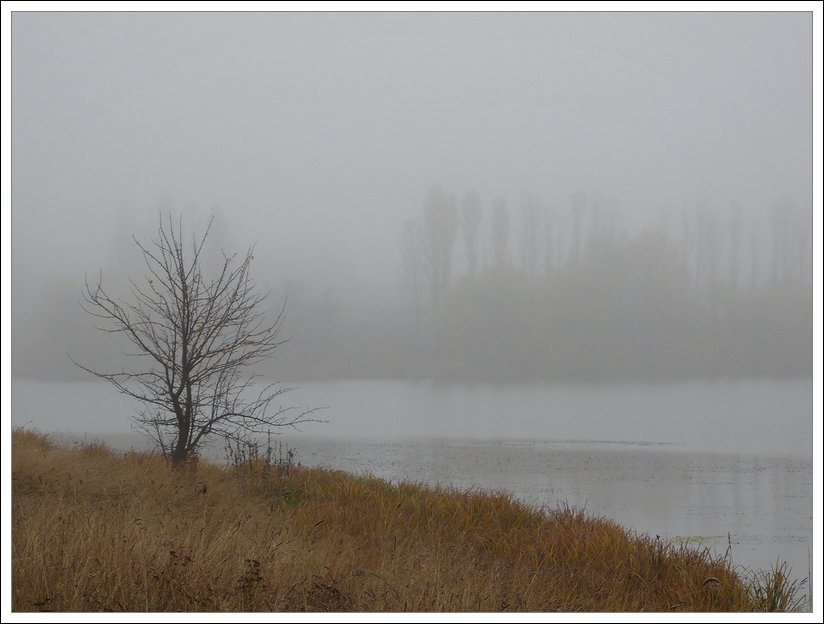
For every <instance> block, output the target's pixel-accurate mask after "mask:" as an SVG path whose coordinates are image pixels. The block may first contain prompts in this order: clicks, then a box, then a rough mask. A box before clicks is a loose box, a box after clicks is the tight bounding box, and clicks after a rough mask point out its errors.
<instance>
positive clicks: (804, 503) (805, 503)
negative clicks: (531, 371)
mask: <svg viewBox="0 0 824 624" xmlns="http://www.w3.org/2000/svg"><path fill="white" fill-rule="evenodd" d="M12 393H13V394H12V421H13V424H14V425H16V426H21V425H28V426H32V427H36V428H39V429H40V430H42V431H49V432H56V431H60V432H62V433H63V434H65V435H72V436H78V435H79V436H82V435H83V434H86V435H88V436H90V437H95V438H101V437H102V438H104V439H106V440H107V441H109V442H110V443H112V444H113V445H115V446H118V447H120V448H129V447H139V446H140V445H141V444H142V439H141V438H139V437H137V435H136V434H135V433H133V432H131V431H130V428H129V421H128V419H129V417H130V416H131V415H132V414H134V411H135V406H134V405H133V404H131V403H130V402H129V401H127V400H126V399H125V398H124V397H122V396H121V395H118V394H117V393H116V392H115V391H114V390H113V389H112V388H110V387H109V386H107V385H105V384H102V383H46V382H33V381H20V380H18V381H14V382H13V383H12ZM283 399H284V403H285V404H289V405H301V406H302V405H306V406H309V407H319V406H328V409H326V410H324V411H323V412H321V414H320V417H322V418H324V419H326V420H328V423H311V424H307V425H305V426H304V427H302V431H301V432H295V431H289V432H287V433H285V434H284V435H283V437H282V438H281V439H282V441H283V442H284V443H285V444H287V445H288V446H290V447H293V448H295V449H296V451H297V459H298V460H299V461H301V462H302V463H303V464H305V465H309V464H311V465H324V466H328V467H333V468H340V469H344V470H348V471H351V472H356V473H363V472H370V473H372V474H375V475H377V476H380V477H383V478H387V479H392V480H414V481H420V482H425V483H430V484H436V483H439V484H444V485H452V486H456V487H460V488H486V489H496V490H506V491H509V492H512V493H513V494H514V495H515V496H517V497H519V498H521V499H522V500H524V501H526V502H528V503H530V504H534V505H538V506H540V505H547V506H549V507H554V506H556V505H558V504H560V503H567V504H570V505H573V506H577V507H584V508H586V509H587V511H589V512H590V513H592V514H595V515H600V516H606V517H608V518H611V519H614V520H615V521H617V522H619V523H620V524H622V525H624V526H626V527H629V528H632V529H634V530H636V531H638V532H643V533H648V534H650V535H652V536H655V535H659V536H661V538H662V539H667V540H671V541H673V542H675V543H679V542H683V541H685V542H687V543H690V544H692V545H695V546H701V547H709V548H711V549H715V550H716V551H717V552H718V553H720V554H723V553H725V552H726V551H727V548H728V547H729V546H730V545H731V546H732V557H733V562H734V564H736V565H740V566H742V567H744V568H761V569H764V568H769V567H770V565H771V564H772V563H774V562H775V561H776V559H781V560H786V561H788V562H789V563H790V565H791V566H792V568H793V576H795V577H806V576H807V575H808V570H809V567H810V557H811V550H810V549H811V536H812V443H811V440H812V431H811V428H812V385H811V383H810V382H809V381H806V382H805V381H725V382H691V383H676V384H662V385H650V386H647V385H613V386H543V385H483V384H474V385H473V384H457V385H456V384H438V383H431V382H422V381H414V382H413V381H348V382H327V383H306V384H301V385H300V387H299V388H298V389H296V390H294V391H293V392H291V393H289V394H287V395H284V397H283ZM212 454H213V456H214V457H216V458H217V459H222V457H223V455H222V452H221V451H220V449H219V448H215V449H214V450H213V451H212Z"/></svg>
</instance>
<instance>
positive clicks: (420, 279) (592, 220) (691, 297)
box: [400, 186, 812, 379]
mask: <svg viewBox="0 0 824 624" xmlns="http://www.w3.org/2000/svg"><path fill="white" fill-rule="evenodd" d="M748 214H749V215H750V216H749V217H748V218H744V211H743V210H742V207H741V206H740V205H737V204H733V205H731V206H728V207H726V208H724V209H717V208H714V207H711V206H709V205H707V204H704V205H699V206H694V207H690V208H685V209H683V210H682V211H680V214H676V216H675V217H673V213H671V212H670V213H667V214H664V213H661V215H660V216H659V218H658V219H657V220H654V221H653V222H652V223H650V224H647V225H646V226H643V227H635V229H634V231H632V230H631V229H630V228H629V227H628V226H627V225H626V224H624V223H621V221H620V220H619V218H618V213H617V210H616V209H615V208H614V207H613V206H612V205H611V204H610V203H609V202H608V201H606V200H605V199H604V198H603V197H602V196H601V195H600V194H598V193H583V192H578V193H575V194H574V195H572V196H571V197H570V198H569V200H568V202H566V203H565V204H551V203H547V202H545V201H544V200H543V199H541V198H540V197H539V196H538V195H536V194H533V193H523V194H521V195H520V196H519V197H518V198H517V199H516V200H515V201H507V200H506V199H504V198H493V199H491V200H488V201H484V200H483V199H482V198H481V197H480V195H479V194H478V193H477V192H476V191H468V192H466V193H465V194H464V195H463V196H462V197H460V198H458V196H457V195H455V194H454V193H451V192H448V191H446V190H444V189H442V188H441V187H439V186H433V187H432V188H431V189H430V190H429V192H428V194H427V196H426V199H425V201H424V203H423V207H422V211H421V214H420V216H419V217H418V218H417V219H413V220H409V221H407V222H406V223H405V224H404V225H403V228H402V233H401V238H400V255H401V270H400V282H401V287H402V291H403V293H404V297H405V300H406V302H407V309H408V310H410V311H411V316H412V317H413V318H414V323H413V324H412V326H413V327H414V328H415V331H416V332H417V337H418V339H419V340H420V341H421V342H422V343H423V344H424V345H425V349H424V351H425V352H426V353H427V358H426V361H425V362H419V363H418V366H419V367H420V369H421V370H428V371H430V372H431V373H432V374H433V375H453V376H468V377H473V376H477V375H478V374H480V375H482V376H484V377H497V376H500V377H513V378H517V377H537V378H549V379H552V378H649V377H655V378H658V377H685V376H705V375H780V376H796V375H806V374H809V373H810V371H811V358H812V345H811V342H812V340H811V339H812V335H811V326H812V312H811V306H812V294H811V284H812V281H811V280H812V240H811V230H810V213H809V210H806V211H805V210H802V209H800V208H799V207H797V206H796V205H795V204H794V203H793V202H792V201H791V200H790V199H788V198H782V199H777V200H774V201H772V202H771V203H770V205H769V207H768V209H767V210H766V211H764V212H762V216H763V218H762V219H757V218H755V217H754V216H752V215H753V213H752V212H750V213H748ZM459 234H460V236H459ZM459 247H462V250H463V253H464V257H461V256H460V254H458V253H457V250H458V248H459Z"/></svg>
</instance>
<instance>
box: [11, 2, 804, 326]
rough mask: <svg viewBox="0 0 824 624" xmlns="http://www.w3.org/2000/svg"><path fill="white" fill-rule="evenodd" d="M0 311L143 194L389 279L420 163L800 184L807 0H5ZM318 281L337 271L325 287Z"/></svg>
mask: <svg viewBox="0 0 824 624" xmlns="http://www.w3.org/2000/svg"><path fill="white" fill-rule="evenodd" d="M12 28H13V32H12V34H13V42H12V54H13V56H12V71H13V83H12V86H13V93H12V105H13V117H12V130H13V137H12V149H13V174H12V182H13V195H12V201H13V230H12V232H13V252H12V261H13V274H12V277H13V280H14V289H15V296H16V300H15V314H19V313H21V311H22V309H24V308H25V302H26V297H27V295H28V294H29V293H32V292H35V291H37V290H38V289H39V290H42V289H43V288H44V287H46V286H47V285H48V284H49V283H54V282H55V281H60V282H62V283H66V282H68V283H72V281H76V282H77V286H78V289H79V286H80V284H81V282H82V279H83V274H84V272H86V271H88V272H94V271H96V270H97V269H98V268H100V267H106V266H107V265H108V264H110V258H111V257H112V255H113V254H115V253H117V252H118V250H121V249H122V248H123V247H124V246H128V245H129V234H130V233H131V232H132V231H136V232H139V233H148V232H151V231H152V229H153V227H154V226H155V224H156V218H157V213H158V209H159V208H161V207H164V206H169V205H172V204H173V205H175V206H177V208H179V209H180V208H184V209H185V208H186V207H187V206H190V205H192V204H196V205H197V206H198V214H199V215H201V216H203V215H205V214H206V213H208V212H209V211H210V210H212V208H213V207H215V206H217V207H218V208H219V210H220V213H221V215H222V223H223V224H224V226H225V228H226V231H225V232H224V235H223V236H224V238H223V240H224V241H230V242H231V243H232V244H233V245H237V246H239V247H240V246H245V245H246V244H247V243H250V242H252V241H257V244H258V252H257V255H258V257H259V259H260V261H261V262H264V263H266V265H267V266H270V267H273V270H274V271H275V273H277V274H280V275H282V276H283V278H284V279H287V278H293V277H302V278H305V279H307V281H310V282H311V283H312V284H316V285H318V287H320V288H323V287H326V286H328V285H334V284H338V285H340V284H342V283H344V284H345V283H348V280H355V279H357V280H360V281H361V282H375V283H391V282H392V281H393V280H396V278H397V273H398V253H397V241H398V233H399V230H400V227H401V225H402V223H403V221H404V220H405V219H408V218H413V217H415V216H417V215H418V213H419V211H420V207H421V204H422V202H423V200H424V198H425V196H426V192H427V190H428V188H429V187H430V186H431V185H432V184H434V183H441V184H442V185H444V186H445V187H446V188H448V189H450V190H453V191H455V192H457V193H459V194H462V193H463V192H464V191H466V190H468V189H470V188H475V189H477V190H478V191H479V192H480V193H481V195H482V196H484V197H485V198H491V197H494V196H503V197H513V196H515V195H516V194H517V193H519V192H521V191H533V192H536V193H539V194H541V195H542V196H544V197H545V198H547V199H548V200H550V201H555V202H558V203H559V205H565V202H568V200H569V196H570V195H571V194H572V193H573V192H575V191H576V190H579V189H582V190H585V191H592V190H595V191H599V192H601V193H603V194H604V195H606V196H608V197H610V198H613V199H614V201H616V202H617V203H618V204H619V206H620V208H621V210H622V211H624V212H625V213H627V214H638V215H656V214H660V213H661V211H662V210H663V211H667V210H673V211H674V210H680V209H682V208H683V207H684V206H685V205H691V204H694V203H696V202H699V201H702V200H706V201H708V202H710V203H711V204H712V205H718V206H719V207H726V206H728V205H729V202H731V201H737V202H739V203H740V204H742V206H743V207H744V209H745V210H758V211H762V210H764V209H765V207H766V205H767V204H768V202H769V201H770V200H772V199H774V198H775V197H778V196H782V195H789V196H790V197H792V198H793V199H794V201H795V202H797V203H798V204H800V205H809V204H810V202H811V195H810V194H811V160H810V159H811V150H812V126H811V115H812V103H811V97H812V82H811V73H812V54H811V48H812V35H811V17H810V14H807V13H761V14H753V13H749V14H718V13H715V14H700V13H671V14H651V13H644V14H641V13H627V14H616V13H594V14H580V13H529V14H514V13H491V14H479V13H448V14H444V13H398V14H380V13H357V14H356V13H350V14H344V13H321V14H300V13H288V14H284V13H245V14H244V13H213V14H207V13H174V14H169V13H165V14H152V13H120V14H115V13H105V14H104V13H16V14H14V15H13V21H12ZM342 290H345V288H344V289H342Z"/></svg>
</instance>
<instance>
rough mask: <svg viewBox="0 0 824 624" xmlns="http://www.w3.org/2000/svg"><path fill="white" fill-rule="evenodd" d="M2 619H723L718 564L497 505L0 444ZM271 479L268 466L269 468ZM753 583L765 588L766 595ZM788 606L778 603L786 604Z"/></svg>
mask: <svg viewBox="0 0 824 624" xmlns="http://www.w3.org/2000/svg"><path fill="white" fill-rule="evenodd" d="M12 466H13V476H12V479H13V496H12V504H13V540H12V541H13V581H12V595H13V609H14V610H16V611H37V610H41V611H43V610H54V611H303V610H319V611H639V610H645V611H671V610H684V611H687V610H719V611H738V610H754V609H756V608H765V607H766V606H769V605H773V606H775V605H780V604H782V603H781V600H780V598H776V597H771V596H766V595H762V596H760V597H761V598H762V600H761V601H760V602H759V601H758V600H756V599H755V598H756V593H757V592H754V590H753V588H752V587H748V586H747V585H745V584H744V583H743V582H742V581H741V580H740V578H739V577H738V576H736V575H735V574H734V573H733V572H732V571H731V570H730V568H729V565H728V563H727V562H726V561H725V560H724V559H723V558H717V557H713V556H711V555H710V553H709V552H708V551H694V550H689V549H685V548H676V547H673V546H671V545H669V544H665V543H661V542H658V541H655V540H652V539H650V538H647V537H644V536H636V535H632V534H628V533H627V532H626V531H625V530H624V529H622V528H621V527H619V526H617V525H616V524H614V523H612V522H610V521H608V520H604V519H598V518H589V517H586V516H585V515H584V514H582V513H581V512H578V511H575V510H571V509H560V510H557V511H552V512H539V511H536V510H534V509H532V508H530V507H527V506H525V505H522V504H520V503H518V502H516V501H513V500H512V499H511V498H509V497H507V496H503V495H490V494H483V493H467V492H457V491H450V490H442V489H432V488H426V487H421V486H418V485H411V484H401V485H392V484H389V483H387V482H385V481H381V480H379V479H374V478H361V477H353V476H351V475H348V474H344V473H341V472H331V471H327V470H316V469H292V470H290V471H289V472H288V474H286V473H285V472H284V471H283V470H277V469H273V465H272V464H271V463H270V462H268V461H261V460H260V459H259V458H258V459H251V460H249V461H246V462H245V463H241V464H240V465H236V466H234V467H231V468H228V469H227V468H222V467H219V466H215V465H211V464H207V463H205V462H201V463H200V464H199V465H192V466H190V467H187V468H184V469H182V470H180V471H177V472H171V471H170V470H169V468H168V467H167V465H166V464H165V463H164V462H163V460H162V459H160V458H157V457H152V456H148V455H143V454H126V455H121V454H117V453H114V452H111V451H109V450H107V449H106V448H105V447H103V446H100V445H87V446H86V447H83V448H80V449H74V450H72V449H64V448H58V447H56V446H53V445H51V444H49V442H48V441H47V440H46V439H45V438H44V437H43V436H41V435H38V434H36V433H32V432H28V431H16V432H14V434H13V459H12ZM274 468H277V465H275V466H274ZM768 580H769V579H768ZM784 604H785V606H786V603H784Z"/></svg>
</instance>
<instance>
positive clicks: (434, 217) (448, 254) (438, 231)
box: [422, 185, 459, 309]
mask: <svg viewBox="0 0 824 624" xmlns="http://www.w3.org/2000/svg"><path fill="white" fill-rule="evenodd" d="M458 220H459V216H458V201H457V199H456V197H455V195H454V194H452V193H448V192H446V191H444V190H443V189H441V187H440V186H438V185H435V186H433V187H432V188H431V189H429V193H428V194H427V196H426V201H425V202H424V205H423V230H422V233H423V242H424V254H425V259H426V270H427V277H428V279H429V293H430V301H431V303H432V307H433V308H435V309H437V308H438V306H439V305H440V301H441V298H442V296H443V295H444V294H445V293H446V291H447V289H448V288H449V284H450V282H451V279H452V251H453V249H454V246H455V237H456V235H457V233H458Z"/></svg>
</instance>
